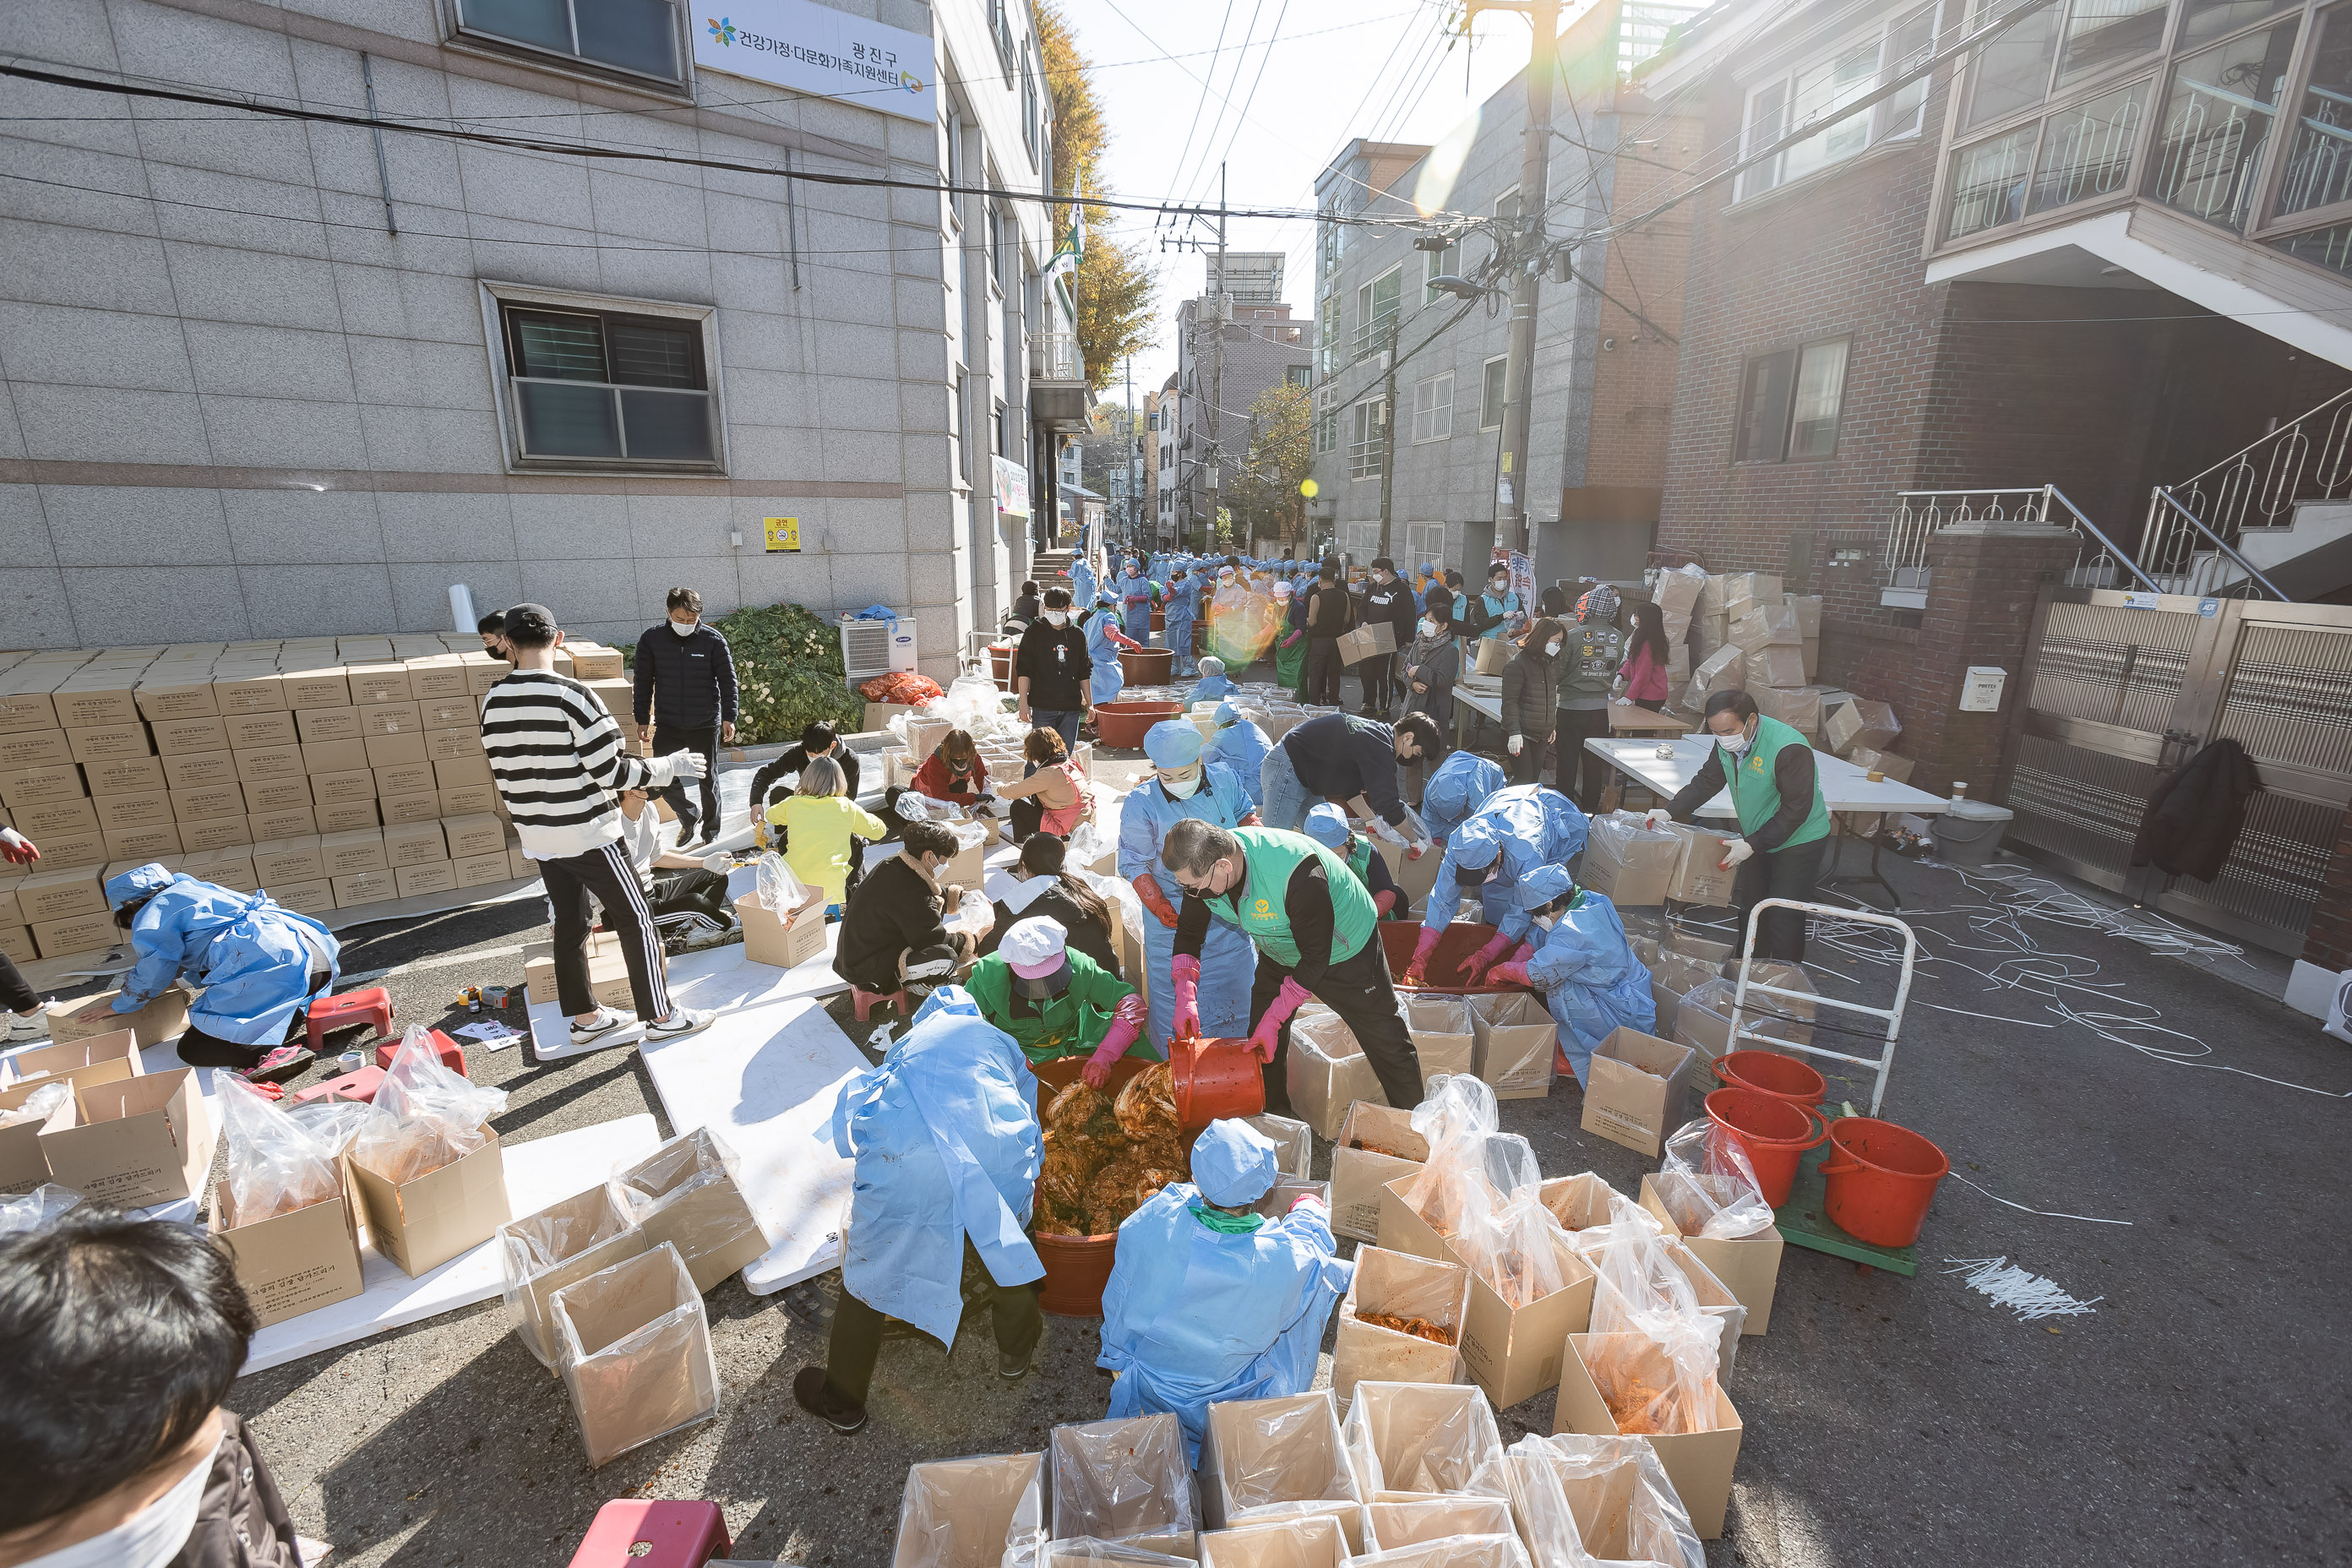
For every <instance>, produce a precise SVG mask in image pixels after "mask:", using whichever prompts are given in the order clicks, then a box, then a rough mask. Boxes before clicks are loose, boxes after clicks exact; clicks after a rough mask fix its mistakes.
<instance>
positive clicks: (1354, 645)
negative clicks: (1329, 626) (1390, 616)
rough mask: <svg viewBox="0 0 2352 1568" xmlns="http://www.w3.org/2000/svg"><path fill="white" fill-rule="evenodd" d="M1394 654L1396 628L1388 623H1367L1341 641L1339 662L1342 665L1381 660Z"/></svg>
mask: <svg viewBox="0 0 2352 1568" xmlns="http://www.w3.org/2000/svg"><path fill="white" fill-rule="evenodd" d="M1394 652H1396V627H1394V626H1391V625H1390V624H1389V623H1388V622H1386V621H1370V622H1367V623H1365V624H1364V625H1362V626H1358V627H1357V628H1356V629H1355V630H1354V631H1351V632H1349V633H1348V634H1347V635H1346V636H1344V637H1341V638H1340V639H1339V662H1340V663H1342V664H1355V663H1357V662H1359V661H1360V660H1363V659H1367V658H1382V657H1384V656H1385V655H1388V654H1392V653H1394Z"/></svg>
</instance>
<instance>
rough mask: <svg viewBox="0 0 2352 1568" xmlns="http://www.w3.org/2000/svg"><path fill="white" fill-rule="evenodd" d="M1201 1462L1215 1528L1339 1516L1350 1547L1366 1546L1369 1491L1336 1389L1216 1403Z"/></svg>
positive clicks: (1205, 1511) (1204, 1500) (1205, 1507)
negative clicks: (1342, 1423)
mask: <svg viewBox="0 0 2352 1568" xmlns="http://www.w3.org/2000/svg"><path fill="white" fill-rule="evenodd" d="M1198 1468H1199V1473H1200V1478H1201V1511H1202V1515H1203V1516H1204V1517H1205V1518H1206V1519H1207V1521H1208V1523H1209V1524H1210V1526H1211V1527H1212V1528H1213V1529H1219V1530H1224V1529H1236V1528H1242V1529H1245V1528H1248V1527H1250V1526H1252V1525H1253V1524H1255V1523H1258V1522H1261V1521H1266V1520H1269V1519H1275V1518H1302V1517H1322V1518H1328V1519H1333V1520H1336V1521H1338V1522H1339V1527H1340V1530H1341V1531H1342V1533H1343V1534H1344V1535H1345V1536H1346V1539H1347V1542H1348V1544H1349V1550H1350V1551H1356V1550H1360V1549H1361V1548H1362V1546H1363V1535H1362V1531H1363V1518H1362V1516H1363V1507H1362V1498H1363V1493H1362V1490H1361V1489H1360V1488H1359V1487H1358V1486H1357V1484H1356V1472H1355V1468H1354V1467H1353V1466H1351V1465H1350V1464H1349V1462H1348V1450H1347V1444H1346V1441H1345V1439H1344V1438H1343V1437H1342V1436H1341V1435H1340V1431H1339V1405H1338V1403H1337V1401H1336V1400H1334V1398H1333V1397H1332V1394H1331V1391H1330V1390H1329V1389H1328V1388H1318V1389H1316V1390H1315V1391H1313V1392H1312V1393H1308V1394H1286V1395H1278V1396H1276V1397H1275V1398H1272V1399H1237V1400H1230V1401H1224V1402H1221V1403H1219V1404H1215V1405H1210V1406H1209V1417H1208V1420H1207V1422H1206V1423H1205V1424H1204V1425H1203V1426H1202V1433H1201V1460H1200V1465H1199V1467H1198Z"/></svg>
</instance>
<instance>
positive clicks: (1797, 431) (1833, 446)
mask: <svg viewBox="0 0 2352 1568" xmlns="http://www.w3.org/2000/svg"><path fill="white" fill-rule="evenodd" d="M1848 342H1849V340H1847V339H1844V338H1822V339H1818V340H1816V341H1814V342H1809V343H1801V344H1798V345H1796V346H1794V347H1791V348H1783V349H1775V350H1773V351H1772V352H1771V353H1760V354H1755V355H1752V356H1750V357H1749V359H1748V363H1746V365H1745V366H1743V367H1742V369H1741V374H1740V380H1739V414H1738V425H1737V426H1736V428H1735V430H1734V433H1733V437H1732V454H1731V457H1732V461H1734V462H1736V463H1796V462H1807V461H1812V460H1815V459H1819V458H1831V457H1834V456H1836V455H1837V437H1838V421H1839V418H1840V417H1841V416H1842V414H1843V405H1844V402H1845V365H1846V351H1847V348H1848Z"/></svg>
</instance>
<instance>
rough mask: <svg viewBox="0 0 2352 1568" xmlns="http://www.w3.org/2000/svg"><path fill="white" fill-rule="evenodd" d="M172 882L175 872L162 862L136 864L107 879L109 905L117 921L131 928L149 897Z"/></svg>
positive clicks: (123, 926) (107, 903)
mask: <svg viewBox="0 0 2352 1568" xmlns="http://www.w3.org/2000/svg"><path fill="white" fill-rule="evenodd" d="M171 885H172V873H171V871H170V870H169V869H168V868H166V867H165V866H164V865H163V862H162V861H160V860H150V861H149V862H148V863H147V864H146V865H144V866H133V867H132V868H131V869H130V870H128V871H119V872H117V873H116V874H115V875H113V876H111V877H109V878H108V879H106V907H107V908H108V909H110V910H113V911H114V923H115V924H116V925H118V926H120V927H121V928H122V929H123V930H124V931H129V930H130V929H131V924H132V922H134V921H137V920H138V919H139V911H140V910H143V909H145V908H146V907H147V900H150V899H152V898H153V897H154V896H155V895H156V894H158V893H160V892H162V891H163V889H166V888H168V887H170V886H171Z"/></svg>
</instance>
